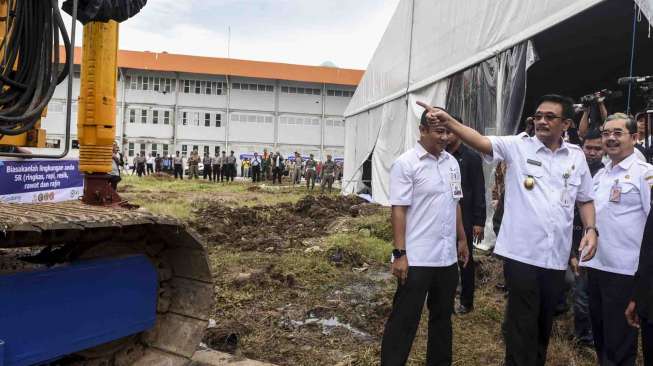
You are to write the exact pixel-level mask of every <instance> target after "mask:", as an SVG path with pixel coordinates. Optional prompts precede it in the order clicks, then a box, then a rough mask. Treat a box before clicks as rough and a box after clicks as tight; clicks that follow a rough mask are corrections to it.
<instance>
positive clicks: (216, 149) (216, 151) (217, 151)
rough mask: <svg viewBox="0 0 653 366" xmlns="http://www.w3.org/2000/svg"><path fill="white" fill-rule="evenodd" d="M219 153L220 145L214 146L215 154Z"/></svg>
mask: <svg viewBox="0 0 653 366" xmlns="http://www.w3.org/2000/svg"><path fill="white" fill-rule="evenodd" d="M218 154H220V146H216V147H215V155H218Z"/></svg>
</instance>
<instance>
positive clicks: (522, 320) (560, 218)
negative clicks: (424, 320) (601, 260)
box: [418, 95, 598, 366]
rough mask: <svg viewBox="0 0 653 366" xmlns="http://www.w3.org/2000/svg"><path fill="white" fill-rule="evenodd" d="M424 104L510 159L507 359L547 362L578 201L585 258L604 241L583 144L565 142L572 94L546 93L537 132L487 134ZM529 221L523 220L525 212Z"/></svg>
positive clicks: (510, 364) (519, 363) (503, 252)
mask: <svg viewBox="0 0 653 366" xmlns="http://www.w3.org/2000/svg"><path fill="white" fill-rule="evenodd" d="M418 104H419V105H420V106H422V107H424V108H426V109H427V111H428V117H427V119H428V120H429V122H435V123H439V124H441V125H442V126H444V127H446V128H447V129H448V130H449V131H451V132H453V133H455V134H456V135H458V136H460V139H461V140H462V141H463V142H464V143H466V144H467V145H468V146H470V147H472V148H473V149H475V150H477V151H479V152H481V153H482V154H483V155H484V156H485V158H486V159H487V160H488V161H494V162H496V161H505V162H506V177H505V191H506V193H505V194H506V196H505V212H504V218H503V222H502V226H501V231H499V237H498V238H497V244H496V246H495V248H494V252H495V253H496V254H497V255H500V256H501V257H503V258H504V267H503V268H504V276H505V278H506V286H507V287H508V304H507V307H506V319H505V345H506V353H505V365H506V366H535V365H538V366H543V365H544V364H545V362H546V353H547V348H548V345H549V337H550V335H551V329H552V326H553V315H554V311H555V305H556V303H557V301H558V299H559V298H560V295H561V292H562V289H563V286H564V281H565V272H566V270H567V268H568V266H569V254H570V252H571V234H572V226H573V225H572V218H573V214H574V206H576V205H578V206H579V211H580V214H581V219H582V221H583V225H584V227H585V234H584V236H583V239H581V244H580V250H581V252H582V253H583V257H582V261H588V260H590V259H591V258H593V257H594V254H595V252H596V248H597V238H598V235H597V229H596V226H595V214H594V202H593V201H594V196H593V191H592V176H591V175H590V172H589V168H588V166H587V162H586V161H585V156H584V154H583V151H582V150H581V148H580V147H578V146H576V145H572V144H568V143H566V142H564V141H563V139H562V135H563V132H564V131H565V130H566V129H567V128H568V127H569V125H570V123H571V121H572V119H573V117H574V109H573V101H572V100H571V99H569V98H566V97H563V96H560V95H545V96H543V97H541V98H540V100H539V101H538V103H537V109H536V110H535V114H534V115H533V116H532V118H533V121H534V126H535V136H529V135H528V134H527V133H521V134H519V135H517V136H489V137H487V136H483V135H481V134H480V133H479V132H478V131H476V130H474V129H472V128H470V127H467V126H465V125H463V124H461V123H460V122H458V121H456V120H455V119H454V118H452V117H451V116H450V115H449V114H448V113H447V112H446V111H444V110H442V109H438V108H434V107H431V106H429V105H427V104H425V103H422V102H418ZM525 218H527V219H528V223H529V224H528V225H524V219H525Z"/></svg>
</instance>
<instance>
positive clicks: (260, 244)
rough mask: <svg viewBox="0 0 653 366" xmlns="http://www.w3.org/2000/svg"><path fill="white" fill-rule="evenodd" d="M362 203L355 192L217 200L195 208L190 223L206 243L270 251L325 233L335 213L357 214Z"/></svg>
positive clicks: (295, 244) (299, 243) (336, 214)
mask: <svg viewBox="0 0 653 366" xmlns="http://www.w3.org/2000/svg"><path fill="white" fill-rule="evenodd" d="M361 206H364V204H363V201H362V200H361V199H360V198H358V197H355V196H336V197H334V196H305V197H304V198H302V199H301V200H299V201H298V202H297V203H295V204H291V203H282V204H278V205H274V206H264V205H261V206H253V207H235V208H234V207H229V206H227V205H226V204H225V202H223V201H217V200H216V201H210V202H208V203H207V204H205V205H202V206H201V207H199V208H197V209H195V211H194V212H193V217H194V218H193V220H191V222H190V225H191V226H192V227H193V228H195V229H196V230H197V231H198V232H199V233H200V234H202V235H203V236H204V238H205V239H206V240H207V242H208V244H209V245H226V246H230V247H237V248H239V249H240V250H243V251H248V250H260V251H267V252H270V251H276V250H279V249H285V248H289V247H297V246H301V245H302V241H303V240H305V239H308V238H314V237H318V236H322V235H325V234H326V230H327V228H328V227H329V225H330V224H331V223H332V222H333V220H334V219H335V218H336V217H339V216H356V215H358V213H359V212H360V209H361Z"/></svg>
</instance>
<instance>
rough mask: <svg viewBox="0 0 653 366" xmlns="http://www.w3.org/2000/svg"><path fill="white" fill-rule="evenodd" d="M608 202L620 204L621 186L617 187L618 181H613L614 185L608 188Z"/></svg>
mask: <svg viewBox="0 0 653 366" xmlns="http://www.w3.org/2000/svg"><path fill="white" fill-rule="evenodd" d="M610 202H614V203H619V202H621V186H620V185H619V179H617V180H615V181H614V185H613V186H612V188H610Z"/></svg>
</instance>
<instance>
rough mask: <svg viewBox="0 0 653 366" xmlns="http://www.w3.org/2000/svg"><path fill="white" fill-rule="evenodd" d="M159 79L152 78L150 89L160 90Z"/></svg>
mask: <svg viewBox="0 0 653 366" xmlns="http://www.w3.org/2000/svg"><path fill="white" fill-rule="evenodd" d="M160 83H161V79H160V78H156V77H155V78H154V79H153V80H152V90H154V91H160V90H161V84H160Z"/></svg>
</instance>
